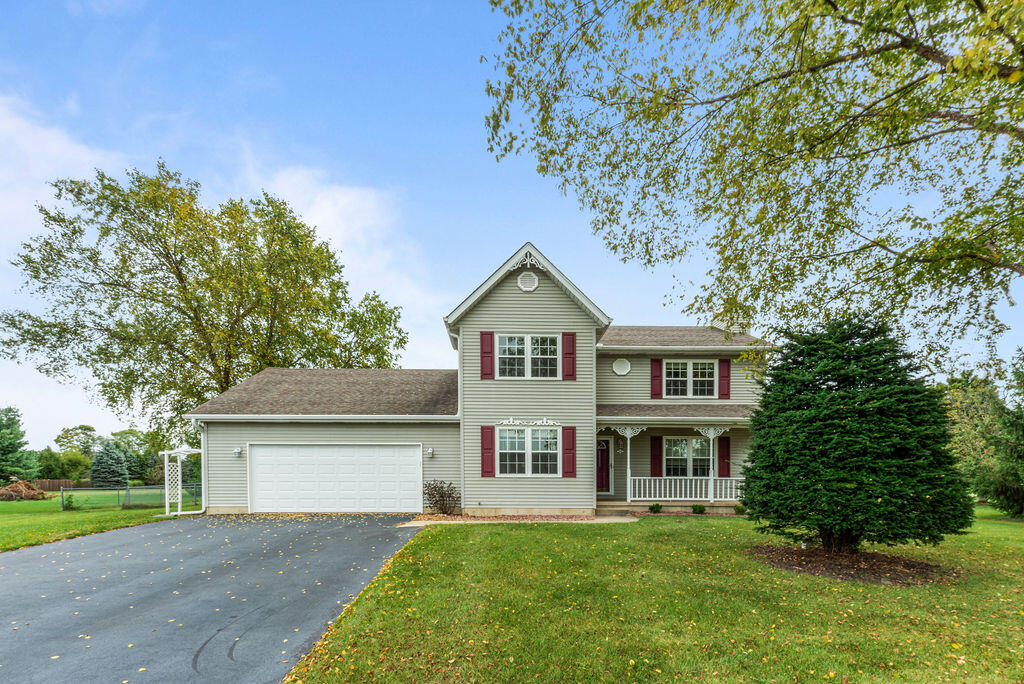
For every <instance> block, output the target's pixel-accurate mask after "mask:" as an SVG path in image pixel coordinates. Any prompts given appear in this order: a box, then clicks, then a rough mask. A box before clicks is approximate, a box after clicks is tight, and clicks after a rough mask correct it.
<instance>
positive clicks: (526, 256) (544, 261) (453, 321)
mask: <svg viewBox="0 0 1024 684" xmlns="http://www.w3.org/2000/svg"><path fill="white" fill-rule="evenodd" d="M520 268H534V269H537V270H539V271H544V272H546V273H547V275H548V277H550V278H551V279H552V280H553V281H554V282H555V284H556V285H557V286H558V287H559V288H560V289H561V290H562V291H563V292H565V293H566V294H567V295H568V296H569V298H570V299H572V300H573V301H575V302H576V304H577V305H579V307H580V308H581V309H583V310H584V311H585V312H586V313H587V314H588V315H589V316H590V317H591V318H593V319H594V323H595V327H597V328H600V329H604V328H607V327H608V326H609V325H611V322H612V319H611V318H610V317H609V316H608V314H606V313H605V312H604V311H601V309H600V308H599V307H598V306H597V304H595V303H594V302H593V301H591V299H590V297H588V296H587V295H585V294H583V291H582V290H580V289H579V288H578V287H576V285H575V284H574V283H573V282H572V281H571V280H569V279H568V278H566V277H565V274H563V273H562V272H561V271H559V270H558V268H557V267H556V266H555V265H554V264H552V263H551V261H550V260H548V258H547V257H545V256H544V255H543V254H542V253H541V252H540V250H539V249H537V248H536V247H534V246H533V245H532V244H531V243H529V242H527V243H526V244H525V245H523V246H522V247H520V248H519V249H518V250H516V253H515V254H513V255H512V256H511V257H509V259H508V260H507V261H506V262H505V263H504V264H502V265H501V266H500V267H499V268H498V269H497V270H496V271H494V273H492V274H491V275H490V277H488V278H487V280H485V281H484V282H483V283H481V284H480V286H479V287H477V288H476V289H475V290H473V293H472V294H470V295H469V296H468V297H466V299H464V300H463V301H462V303H461V304H459V305H458V306H457V307H455V309H454V310H453V311H452V312H451V313H450V314H448V315H447V316H445V317H444V324H445V326H447V328H448V332H449V334H451V333H453V331H455V330H456V325H457V324H458V322H459V320H460V319H461V318H462V317H463V316H465V315H466V313H467V312H469V310H470V309H472V308H473V307H474V306H476V304H477V302H479V301H480V300H481V299H483V298H484V296H486V295H487V293H488V292H490V291H491V290H493V289H494V287H495V286H496V285H497V284H498V283H500V282H501V280H502V279H503V278H504V277H505V276H506V275H508V274H509V273H512V272H514V271H516V270H518V269H520ZM456 343H457V342H456V339H455V338H454V337H453V338H452V345H453V346H454V345H455V344H456Z"/></svg>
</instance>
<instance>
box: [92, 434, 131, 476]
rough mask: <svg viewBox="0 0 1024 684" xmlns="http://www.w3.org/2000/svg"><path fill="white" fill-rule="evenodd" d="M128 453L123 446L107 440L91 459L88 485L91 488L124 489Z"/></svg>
mask: <svg viewBox="0 0 1024 684" xmlns="http://www.w3.org/2000/svg"><path fill="white" fill-rule="evenodd" d="M127 457H128V453H127V452H126V451H125V448H124V446H122V445H121V444H120V443H119V442H116V441H114V440H112V439H111V440H107V441H106V442H104V443H103V446H101V447H100V448H99V451H97V452H96V456H94V457H93V459H92V467H91V469H90V473H89V484H90V485H91V486H93V487H126V486H127V485H128V458H127Z"/></svg>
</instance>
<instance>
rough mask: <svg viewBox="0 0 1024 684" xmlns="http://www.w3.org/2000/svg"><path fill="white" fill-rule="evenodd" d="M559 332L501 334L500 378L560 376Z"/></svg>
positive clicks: (499, 352) (499, 353)
mask: <svg viewBox="0 0 1024 684" xmlns="http://www.w3.org/2000/svg"><path fill="white" fill-rule="evenodd" d="M560 345H561V341H560V340H559V336H558V335H498V377H499V378H534V379H545V380H551V379H558V377H559V375H560V368H559V366H560V365H561V358H560V356H559V347H560Z"/></svg>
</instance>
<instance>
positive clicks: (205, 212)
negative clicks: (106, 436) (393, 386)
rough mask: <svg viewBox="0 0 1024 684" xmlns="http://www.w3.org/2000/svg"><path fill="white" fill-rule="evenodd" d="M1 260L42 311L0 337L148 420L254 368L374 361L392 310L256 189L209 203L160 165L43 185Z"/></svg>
mask: <svg viewBox="0 0 1024 684" xmlns="http://www.w3.org/2000/svg"><path fill="white" fill-rule="evenodd" d="M53 188H54V190H55V194H56V199H57V203H56V204H55V205H54V206H51V207H40V215H41V217H42V222H43V226H44V228H45V230H44V232H43V233H42V234H41V235H39V236H37V237H35V238H33V239H32V240H30V241H29V242H27V243H25V244H24V246H23V248H22V250H21V252H20V254H19V255H18V256H17V257H16V258H15V260H14V264H15V266H17V267H18V268H19V269H20V270H21V273H22V275H23V277H24V281H25V288H26V290H28V291H29V292H30V293H32V294H34V295H36V296H37V297H38V298H39V299H40V300H41V301H42V303H43V306H44V310H43V311H42V313H35V312H30V311H7V312H4V313H2V314H0V330H3V332H2V333H0V343H2V346H3V348H5V349H7V350H9V353H10V354H12V355H16V356H19V357H27V358H30V359H32V360H33V361H34V362H35V365H36V367H37V368H38V369H39V370H40V371H42V372H44V373H46V374H48V375H52V376H57V377H74V374H75V372H76V371H77V370H78V369H80V368H84V369H86V370H87V371H89V372H90V373H91V375H92V378H93V379H94V381H95V386H96V389H97V390H98V392H99V395H100V396H101V397H102V399H103V400H104V401H105V402H106V403H107V405H109V406H110V407H112V408H114V409H115V410H119V411H121V412H132V413H145V414H146V415H148V416H149V418H150V419H151V420H152V422H153V423H154V424H155V425H157V426H159V425H166V424H168V423H174V421H175V420H176V419H177V417H178V416H180V415H181V414H182V413H184V412H186V411H188V410H190V409H192V408H194V407H195V406H197V405H198V404H200V403H202V402H204V401H205V400H207V399H209V398H210V397H211V396H214V395H216V394H218V393H220V392H223V391H225V390H227V389H228V388H230V387H231V386H232V385H234V384H236V383H237V382H239V381H241V380H243V379H245V378H247V377H249V376H250V375H252V374H254V373H256V372H258V371H260V370H262V369H263V368H266V367H268V366H286V367H292V366H295V367H389V366H392V365H394V364H395V363H396V362H397V361H398V352H399V350H400V349H402V348H403V347H404V345H405V343H406V333H405V332H404V331H403V330H402V329H401V328H400V327H399V309H398V308H397V307H393V306H390V305H389V304H387V303H386V302H385V301H384V300H382V299H381V297H380V296H379V295H377V294H376V293H373V292H371V293H369V294H366V295H365V296H364V297H363V298H362V299H361V300H360V301H358V302H354V301H352V299H351V297H350V294H349V289H348V283H347V282H346V280H345V278H344V273H343V269H342V265H341V262H340V261H339V259H338V255H337V254H336V253H335V252H334V251H333V250H332V249H331V248H330V246H329V245H328V244H327V243H325V242H323V241H322V240H319V239H318V238H317V236H316V232H315V231H314V229H313V228H312V227H310V226H308V225H306V224H305V223H304V222H303V221H302V220H301V219H300V218H299V217H298V216H296V214H295V212H294V211H293V210H292V209H291V207H290V206H289V205H288V204H287V202H285V201H283V200H281V199H279V198H277V197H273V196H271V195H269V194H266V193H264V194H262V195H261V196H259V197H257V198H255V199H250V200H242V199H232V200H228V201H225V202H223V203H221V204H220V205H219V206H217V207H215V208H207V207H206V206H204V205H203V204H202V202H201V201H200V187H199V184H198V183H196V182H194V181H189V180H184V179H182V177H181V175H180V174H178V173H175V172H173V171H171V170H169V169H168V168H167V167H166V166H165V165H164V164H163V163H162V162H161V163H159V164H158V165H157V169H156V172H155V173H153V174H147V173H143V172H142V171H139V170H137V169H135V170H131V171H129V172H128V177H127V181H126V182H124V183H122V182H120V181H119V180H117V179H115V178H113V177H111V176H108V175H107V174H105V173H103V172H102V171H97V172H96V175H95V178H92V179H84V180H72V179H67V180H58V181H56V182H54V183H53Z"/></svg>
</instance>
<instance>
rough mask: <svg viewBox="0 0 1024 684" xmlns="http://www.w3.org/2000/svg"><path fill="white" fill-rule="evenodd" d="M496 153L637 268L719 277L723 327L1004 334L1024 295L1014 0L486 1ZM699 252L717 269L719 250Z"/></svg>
mask: <svg viewBox="0 0 1024 684" xmlns="http://www.w3.org/2000/svg"><path fill="white" fill-rule="evenodd" d="M492 4H494V5H495V6H497V7H498V8H500V10H501V11H504V13H505V14H506V15H507V19H508V24H507V27H506V28H505V30H504V31H503V32H502V33H501V35H500V42H501V51H500V52H499V53H498V54H497V55H496V56H495V63H494V68H495V76H494V78H493V79H492V80H491V81H490V82H489V83H488V93H489V95H490V96H491V98H492V100H493V110H492V112H491V114H490V115H489V117H488V126H489V131H490V145H491V149H492V150H493V151H495V152H496V153H497V155H498V156H499V157H501V156H504V155H507V154H511V153H516V152H520V151H524V150H525V151H529V152H531V153H532V154H534V155H535V156H536V157H537V160H538V169H539V171H540V172H541V173H543V174H546V175H550V176H552V177H554V178H556V179H558V180H559V182H560V184H561V187H562V189H563V190H565V191H568V192H573V193H575V194H576V195H577V196H578V198H579V200H580V202H581V204H582V205H583V207H584V208H585V209H587V210H589V211H590V212H591V213H592V215H593V227H594V230H595V231H596V232H597V233H598V234H599V235H601V236H603V238H604V240H605V241H606V242H607V244H608V246H609V247H610V249H611V250H612V251H614V252H616V253H618V254H619V255H620V256H622V257H623V258H624V259H635V260H637V261H639V262H641V263H643V264H645V265H654V264H657V263H660V262H676V261H679V260H683V259H686V258H688V257H691V256H693V254H694V252H695V251H697V250H699V251H700V254H701V255H705V254H707V255H709V256H710V262H711V268H710V270H709V272H708V274H707V277H705V278H703V279H702V280H703V288H702V289H701V290H700V291H699V292H697V293H696V294H695V295H694V296H693V300H692V301H687V302H685V303H686V305H687V307H688V309H689V310H691V311H696V312H697V313H699V314H701V315H703V316H704V317H705V318H706V319H710V318H712V317H715V318H717V319H718V320H722V321H725V322H728V323H736V322H740V321H744V320H750V319H753V320H754V321H755V322H759V323H762V324H765V325H771V324H774V323H778V322H780V321H781V322H783V323H785V324H789V325H799V324H802V323H806V322H808V321H813V320H818V319H820V318H822V317H827V316H833V315H843V314H844V313H847V312H849V311H851V310H869V311H871V312H872V313H873V314H875V315H878V316H879V317H882V318H891V319H897V318H901V317H902V318H903V320H904V321H909V322H913V324H914V327H915V328H916V329H917V330H918V331H919V332H920V333H921V336H922V339H923V340H924V341H925V342H926V343H927V345H928V346H929V347H930V348H931V350H932V351H933V352H936V354H937V358H939V359H948V358H949V352H950V351H951V348H952V349H953V350H954V351H956V350H957V349H956V347H957V341H958V340H961V339H963V338H964V337H965V336H966V335H968V334H973V333H980V334H981V335H982V336H983V337H984V338H985V339H987V340H988V342H989V345H990V349H991V348H992V345H993V344H994V340H995V339H997V338H998V336H999V335H1000V334H1001V333H1002V332H1004V331H1005V325H1004V323H1003V322H1002V321H1001V320H1000V318H999V315H998V308H999V307H1000V306H1001V305H1002V304H1004V303H1005V302H1007V301H1008V300H1009V299H1010V296H1011V286H1012V285H1013V284H1014V283H1015V282H1020V280H1019V279H1020V278H1021V276H1024V218H1022V215H1024V212H1022V199H1024V194H1022V193H1024V183H1022V181H1024V178H1022V173H1021V168H1022V165H1021V162H1022V158H1024V5H1022V4H1021V3H1020V2H1019V0H967V1H963V2H962V1H960V0H908V1H906V2H899V3H891V2H885V1H883V0H869V1H867V2H857V3H853V2H841V1H840V0H781V1H779V2H775V1H771V2H769V1H767V0H746V1H730V2H717V1H715V2H688V1H684V0H658V1H655V0H633V1H618V2H616V1H613V0H597V1H594V2H577V1H576V0H492ZM704 250H706V251H704Z"/></svg>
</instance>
